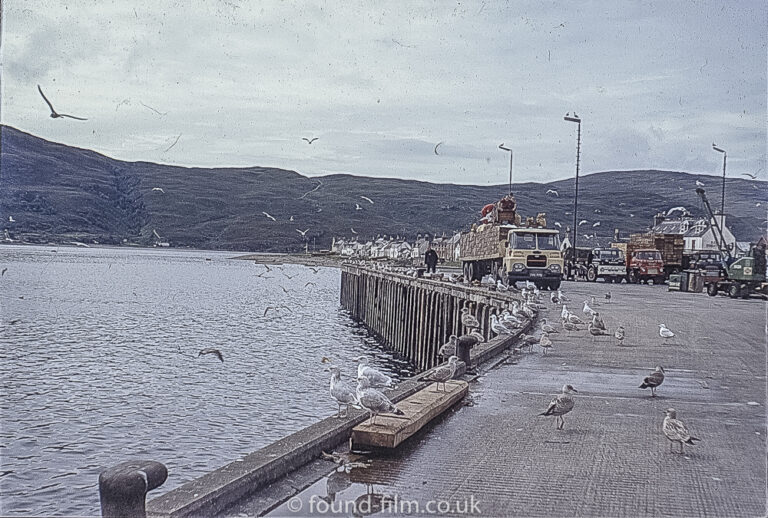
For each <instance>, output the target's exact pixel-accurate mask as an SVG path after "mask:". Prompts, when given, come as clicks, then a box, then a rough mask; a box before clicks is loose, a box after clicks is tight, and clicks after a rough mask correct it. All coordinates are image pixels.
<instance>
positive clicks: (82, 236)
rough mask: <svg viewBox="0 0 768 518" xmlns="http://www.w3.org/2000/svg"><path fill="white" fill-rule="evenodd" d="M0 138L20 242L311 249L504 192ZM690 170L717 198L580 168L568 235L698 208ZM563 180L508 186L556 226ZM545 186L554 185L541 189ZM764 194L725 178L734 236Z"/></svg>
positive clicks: (468, 214)
mask: <svg viewBox="0 0 768 518" xmlns="http://www.w3.org/2000/svg"><path fill="white" fill-rule="evenodd" d="M1 139H2V142H1V145H2V153H1V154H0V221H2V223H0V228H3V229H7V230H8V232H9V234H10V236H11V237H12V238H13V239H15V240H20V241H25V242H37V243H47V242H67V241H84V242H87V243H90V242H93V241H97V242H99V243H105V244H118V243H130V244H141V245H151V244H152V243H154V241H155V238H154V237H153V230H155V231H157V233H158V234H159V235H160V236H161V237H162V239H163V240H164V241H168V242H170V244H171V246H187V247H195V248H203V249H229V250H249V251H263V252H285V251H298V250H303V248H304V237H302V236H301V235H300V234H299V233H298V232H297V230H302V231H303V230H305V229H309V231H308V232H307V233H306V236H307V238H308V242H309V244H310V246H312V244H313V243H314V244H315V245H316V247H317V248H327V247H328V246H329V245H330V243H331V239H332V237H333V236H345V237H352V235H353V234H352V230H351V229H354V230H355V231H356V232H357V234H358V238H359V239H370V238H374V237H376V236H377V235H379V234H386V235H400V236H405V237H407V238H411V239H412V238H415V237H416V235H417V234H418V233H422V234H423V233H429V234H432V235H441V234H443V233H445V234H450V233H451V232H453V231H455V230H458V229H466V228H467V227H468V226H469V225H470V224H471V223H472V222H473V221H475V220H476V218H477V217H478V213H479V209H480V208H481V207H482V206H483V205H485V204H486V203H489V202H491V201H494V200H496V199H498V198H499V197H500V196H501V195H502V194H504V193H505V191H506V186H488V187H479V186H467V185H453V184H431V183H425V182H418V181H414V180H398V179H382V178H369V177H360V176H351V175H330V176H323V177H313V178H309V177H305V176H302V175H300V174H298V173H296V172H294V171H286V170H282V169H274V168H262V167H249V168H221V169H217V168H211V169H209V168H187V167H175V166H166V165H159V164H153V163H146V162H123V161H119V160H114V159H111V158H109V157H106V156H104V155H101V154H99V153H96V152H93V151H89V150H84V149H78V148H74V147H69V146H65V145H62V144H57V143H53V142H48V141H46V140H44V139H41V138H38V137H35V136H33V135H29V134H27V133H24V132H21V131H19V130H16V129H14V128H11V127H8V126H2V128H1ZM697 179H698V180H700V181H702V182H704V183H705V185H706V187H705V188H706V189H707V190H708V194H709V196H710V199H711V201H712V203H713V205H714V206H716V207H717V206H719V200H720V194H719V193H720V181H719V179H718V178H716V177H713V176H707V175H693V174H687V173H681V172H669V171H653V170H649V171H621V172H601V173H594V174H589V175H585V176H583V177H581V178H580V179H579V219H587V220H588V221H589V223H588V224H585V225H583V226H582V227H581V229H584V231H583V232H580V234H581V235H583V234H591V233H593V232H595V231H597V234H598V238H600V239H601V241H602V242H603V243H605V242H607V241H608V240H609V239H610V237H611V236H612V235H613V229H614V228H618V229H619V230H620V232H621V233H622V235H626V234H627V233H629V232H637V231H642V230H645V229H646V228H647V227H648V226H649V225H650V224H651V222H652V218H653V215H654V214H656V213H657V212H659V211H662V210H667V209H669V208H671V207H674V206H679V205H682V206H685V207H687V208H688V209H689V210H691V211H692V212H693V213H694V214H700V215H703V214H704V212H703V208H702V207H701V202H700V201H699V199H698V196H697V195H696V193H695V187H696V186H695V181H696V180H697ZM573 186H574V181H573V179H569V180H561V181H557V182H552V183H547V184H538V183H531V182H528V183H521V184H515V185H514V186H513V187H514V192H515V196H516V197H517V200H518V206H519V208H520V211H521V212H522V213H523V214H534V213H536V212H538V211H542V212H546V213H547V218H548V221H549V222H550V224H552V223H553V222H554V221H558V222H560V223H562V225H563V228H565V226H566V225H568V222H572V220H573V215H572V213H571V211H572V209H573ZM155 188H159V189H162V190H153V189H155ZM548 189H554V190H556V191H557V192H558V194H559V196H554V195H552V194H549V195H547V194H546V191H547V190H548ZM362 196H366V197H368V198H370V199H371V200H373V202H374V203H373V204H371V203H369V202H368V201H366V200H365V199H363V198H362ZM765 199H766V182H758V181H750V180H746V179H741V178H729V179H728V180H727V183H726V214H727V218H726V222H727V224H728V226H729V227H730V228H731V230H732V231H733V232H734V234H735V235H736V236H737V238H738V239H739V240H744V241H750V240H752V241H754V240H755V239H757V237H758V236H759V235H760V234H761V225H763V226H762V228H763V229H764V228H765V226H764V220H765V217H766V212H765V207H766V204H765V203H764V200H765ZM757 203H761V205H760V206H756V204H757ZM356 205H358V206H359V207H360V209H357V208H356ZM596 211H600V213H596ZM263 212H266V213H268V214H270V215H272V216H274V217H275V218H276V220H277V221H272V220H270V219H268V218H267V217H266V216H265V215H264V214H263ZM9 217H12V218H13V220H14V221H9ZM291 217H293V220H292V221H291ZM597 221H600V226H599V227H597V228H593V227H592V224H593V223H594V222H597ZM580 239H581V238H580Z"/></svg>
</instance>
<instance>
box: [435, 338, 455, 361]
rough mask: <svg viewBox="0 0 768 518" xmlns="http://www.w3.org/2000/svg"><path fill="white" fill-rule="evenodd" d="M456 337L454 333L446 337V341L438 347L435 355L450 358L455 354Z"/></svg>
mask: <svg viewBox="0 0 768 518" xmlns="http://www.w3.org/2000/svg"><path fill="white" fill-rule="evenodd" d="M458 338H459V337H458V336H456V335H451V336H450V337H449V338H448V341H447V342H445V343H444V344H443V345H441V346H440V349H439V350H438V351H437V356H438V357H439V358H450V357H451V356H453V355H454V354H456V341H457V340H458Z"/></svg>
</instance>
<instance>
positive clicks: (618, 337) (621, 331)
mask: <svg viewBox="0 0 768 518" xmlns="http://www.w3.org/2000/svg"><path fill="white" fill-rule="evenodd" d="M613 336H615V337H616V340H618V341H619V345H624V328H623V327H622V326H619V327H617V328H616V332H615V333H614V334H613Z"/></svg>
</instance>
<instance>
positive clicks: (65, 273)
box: [0, 245, 408, 516]
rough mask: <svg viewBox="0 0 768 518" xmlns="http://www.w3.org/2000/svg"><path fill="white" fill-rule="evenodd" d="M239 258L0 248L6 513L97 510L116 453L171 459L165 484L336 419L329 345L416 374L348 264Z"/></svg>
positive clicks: (0, 442)
mask: <svg viewBox="0 0 768 518" xmlns="http://www.w3.org/2000/svg"><path fill="white" fill-rule="evenodd" d="M236 255H238V254H236V253H232V252H207V251H178V250H167V249H166V250H136V249H119V248H114V249H104V248H68V247H54V246H47V247H21V246H7V245H6V246H0V270H2V269H4V268H7V270H6V272H5V273H4V274H3V275H2V276H1V277H0V386H1V387H2V400H1V401H2V403H1V405H2V406H1V407H0V408H1V411H2V414H1V415H0V425H1V426H0V459H1V460H2V465H1V466H0V494H2V498H1V499H0V514H2V515H30V514H34V515H42V514H46V515H50V514H55V515H60V516H61V515H74V514H77V515H98V514H99V512H100V510H99V497H98V475H99V472H100V471H102V470H103V469H105V468H108V467H110V466H113V465H115V464H117V463H119V462H122V461H125V460H129V459H134V458H144V459H151V460H157V461H160V462H162V463H164V464H165V465H166V466H168V470H169V478H168V481H167V482H166V483H165V484H164V485H163V486H162V487H161V488H160V489H158V490H156V491H153V492H152V493H151V494H150V497H156V496H157V495H159V494H162V493H163V492H166V491H168V490H170V489H173V488H174V487H177V486H179V485H181V484H183V483H184V482H187V481H189V480H191V479H193V478H196V477H198V476H200V475H203V474H204V473H206V472H209V471H211V470H213V469H215V468H218V467H220V466H222V465H224V464H227V463H229V462H231V461H234V460H235V459H237V458H240V457H242V456H244V455H246V454H248V453H250V452H252V451H254V450H256V449H258V448H260V447H262V446H264V445H266V444H268V443H270V442H272V441H274V440H276V439H279V438H281V437H283V436H285V435H287V434H289V433H291V432H294V431H296V430H298V429H300V428H302V427H304V426H307V425H309V424H311V423H313V422H315V421H317V420H319V419H321V418H323V417H327V416H329V415H331V414H332V413H333V412H335V410H336V408H337V407H336V405H335V403H333V402H332V401H331V400H330V396H328V391H327V386H328V379H329V375H328V373H327V372H325V368H326V366H325V365H323V364H321V359H322V358H323V357H324V356H326V357H329V358H331V359H332V360H333V362H334V363H336V364H338V365H341V366H342V370H343V373H344V375H345V376H346V377H350V376H351V374H352V373H353V369H354V364H353V360H352V358H353V357H355V356H357V355H359V354H368V355H369V356H370V357H372V358H373V357H374V355H375V359H374V362H375V363H378V365H379V366H380V367H381V368H382V369H383V370H387V371H389V372H390V373H392V374H394V375H395V377H398V375H399V374H402V375H405V374H407V371H408V366H407V365H406V364H404V363H403V362H399V361H397V360H394V359H393V358H392V357H391V356H390V355H389V354H387V353H386V352H384V351H382V350H381V349H379V348H378V346H377V345H376V343H375V341H374V340H373V339H371V338H370V337H369V336H368V335H367V333H366V331H365V330H364V329H363V328H362V327H360V326H359V325H358V324H356V323H354V322H353V321H352V320H351V319H350V318H349V317H348V316H347V315H346V313H345V312H344V311H343V310H341V309H340V307H339V303H338V300H339V282H340V275H339V271H338V270H337V269H335V268H320V269H319V271H318V272H317V273H315V272H314V271H313V270H312V269H310V268H308V267H305V266H299V265H285V266H284V267H282V270H280V269H278V268H280V267H275V266H270V268H272V271H271V272H269V273H266V274H265V275H263V276H262V277H258V275H259V274H262V273H263V272H265V271H266V267H265V266H263V265H257V264H254V263H253V262H252V261H242V260H234V259H231V257H233V256H236ZM289 277H291V278H289ZM308 282H311V283H313V284H307V283H308ZM280 305H285V306H287V307H288V308H290V310H289V309H286V308H284V307H279V306H280ZM269 306H274V307H277V309H275V310H269V311H268V313H267V314H266V316H265V315H264V311H265V309H266V308H267V307H269ZM205 347H216V348H219V349H220V350H221V351H222V353H223V354H224V359H225V361H224V363H221V362H219V361H218V360H217V359H216V358H215V357H213V356H210V355H208V356H203V357H200V358H198V357H197V354H198V352H199V351H200V350H201V349H203V348H205ZM401 370H402V371H401Z"/></svg>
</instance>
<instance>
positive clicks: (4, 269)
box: [0, 268, 8, 277]
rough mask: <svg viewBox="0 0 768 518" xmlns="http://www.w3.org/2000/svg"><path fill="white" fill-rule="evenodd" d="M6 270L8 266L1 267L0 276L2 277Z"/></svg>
mask: <svg viewBox="0 0 768 518" xmlns="http://www.w3.org/2000/svg"><path fill="white" fill-rule="evenodd" d="M7 271H8V268H3V271H2V272H0V277H2V276H3V275H5V272H7Z"/></svg>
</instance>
